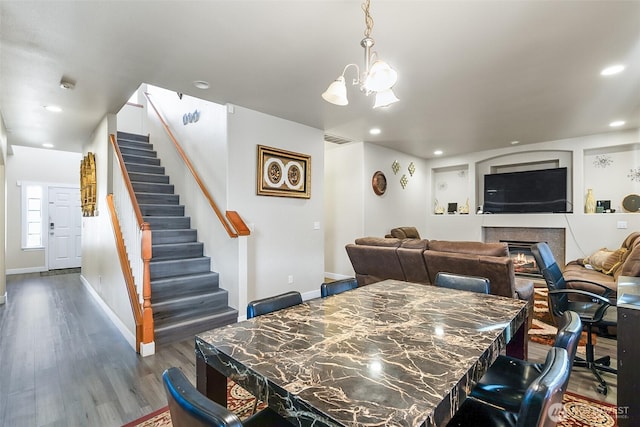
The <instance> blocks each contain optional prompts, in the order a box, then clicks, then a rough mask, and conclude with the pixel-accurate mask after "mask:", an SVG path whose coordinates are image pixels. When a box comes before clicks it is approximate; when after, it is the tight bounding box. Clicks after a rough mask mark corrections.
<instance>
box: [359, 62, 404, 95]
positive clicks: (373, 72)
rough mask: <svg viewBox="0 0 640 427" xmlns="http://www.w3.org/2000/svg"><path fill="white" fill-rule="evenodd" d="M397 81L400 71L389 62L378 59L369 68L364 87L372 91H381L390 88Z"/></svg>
mask: <svg viewBox="0 0 640 427" xmlns="http://www.w3.org/2000/svg"><path fill="white" fill-rule="evenodd" d="M397 81H398V73H397V72H396V71H395V70H394V69H393V68H391V67H390V66H389V64H387V63H386V62H384V61H376V62H374V63H373V65H372V66H371V69H370V70H369V74H368V75H367V80H365V82H364V87H365V89H366V90H368V91H371V92H380V91H383V90H387V89H390V88H391V87H393V85H394V84H396V82H397Z"/></svg>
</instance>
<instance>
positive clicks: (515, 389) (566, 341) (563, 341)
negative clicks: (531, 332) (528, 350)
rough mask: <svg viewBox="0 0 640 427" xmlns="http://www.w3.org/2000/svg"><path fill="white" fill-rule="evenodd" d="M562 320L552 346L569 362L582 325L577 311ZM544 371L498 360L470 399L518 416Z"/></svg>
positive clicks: (535, 365) (513, 360)
mask: <svg viewBox="0 0 640 427" xmlns="http://www.w3.org/2000/svg"><path fill="white" fill-rule="evenodd" d="M562 320H563V322H562V325H563V326H562V327H561V328H560V329H559V330H558V333H557V335H556V339H555V342H554V344H553V346H554V347H559V348H564V349H565V350H567V355H568V357H569V360H570V361H573V359H574V357H575V355H576V350H577V348H578V342H579V341H580V335H582V321H581V320H580V316H578V313H576V312H575V311H565V313H564V316H563V317H562ZM543 369H544V365H543V364H540V363H532V362H527V361H525V360H520V359H516V358H514V357H509V356H498V359H496V361H495V362H494V363H493V364H492V365H491V366H490V367H489V370H488V371H487V372H486V373H485V374H484V376H483V377H482V378H481V379H480V381H479V382H478V384H477V385H476V386H475V387H474V388H473V389H472V390H471V396H472V397H475V398H477V399H480V400H482V401H484V402H487V403H490V404H492V405H496V406H499V407H501V408H503V409H506V410H507V411H511V412H518V410H519V409H520V405H521V404H522V401H523V399H524V395H525V393H526V391H527V388H528V387H529V386H530V385H531V383H532V382H533V381H534V380H535V379H536V378H537V377H539V376H540V374H541V373H542V370H543Z"/></svg>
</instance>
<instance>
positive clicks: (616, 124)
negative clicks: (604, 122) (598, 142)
mask: <svg viewBox="0 0 640 427" xmlns="http://www.w3.org/2000/svg"><path fill="white" fill-rule="evenodd" d="M625 123H627V122H625V121H624V120H616V121H615V122H611V123H609V126H611V127H612V128H617V127H620V126H623V125H624V124H625Z"/></svg>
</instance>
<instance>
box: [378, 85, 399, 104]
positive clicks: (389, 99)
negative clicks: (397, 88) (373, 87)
mask: <svg viewBox="0 0 640 427" xmlns="http://www.w3.org/2000/svg"><path fill="white" fill-rule="evenodd" d="M398 101H400V100H399V99H398V97H397V96H396V94H395V93H393V89H391V88H389V89H387V90H382V91H380V92H376V101H375V103H374V104H373V108H381V107H388V106H389V105H391V104H393V103H396V102H398Z"/></svg>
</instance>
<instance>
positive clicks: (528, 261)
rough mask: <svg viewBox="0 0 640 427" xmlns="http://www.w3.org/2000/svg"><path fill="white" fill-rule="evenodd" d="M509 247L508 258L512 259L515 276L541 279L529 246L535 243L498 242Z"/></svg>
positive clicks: (517, 241)
mask: <svg viewBox="0 0 640 427" xmlns="http://www.w3.org/2000/svg"><path fill="white" fill-rule="evenodd" d="M500 242H504V243H506V244H507V245H508V246H509V256H511V258H512V259H513V267H514V270H515V272H516V275H519V276H529V277H542V274H541V273H540V269H539V268H538V264H537V263H536V260H535V258H534V257H533V253H531V246H532V245H535V244H536V243H537V242H523V241H520V240H500Z"/></svg>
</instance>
